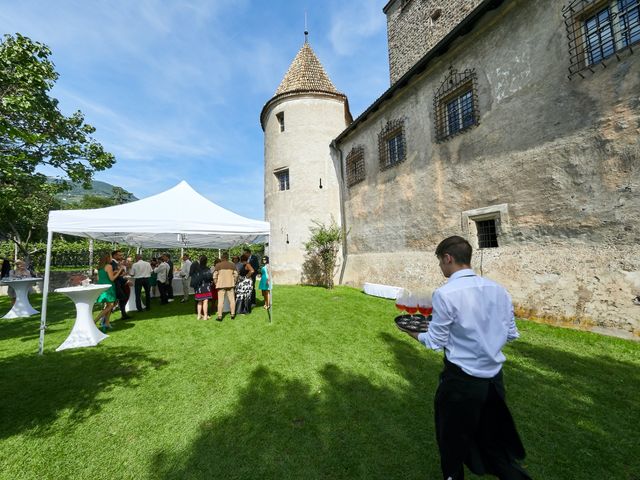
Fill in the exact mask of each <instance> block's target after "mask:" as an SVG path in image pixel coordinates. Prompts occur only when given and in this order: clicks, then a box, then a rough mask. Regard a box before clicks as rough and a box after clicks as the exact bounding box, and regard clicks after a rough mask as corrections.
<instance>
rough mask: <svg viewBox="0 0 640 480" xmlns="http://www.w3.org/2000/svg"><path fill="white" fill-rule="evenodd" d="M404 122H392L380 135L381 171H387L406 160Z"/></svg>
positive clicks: (399, 120)
mask: <svg viewBox="0 0 640 480" xmlns="http://www.w3.org/2000/svg"><path fill="white" fill-rule="evenodd" d="M406 150H407V149H406V141H405V134H404V120H403V119H398V120H391V121H389V122H387V124H386V125H385V126H384V127H382V130H381V131H380V133H379V134H378V154H379V156H380V170H386V169H387V168H390V167H393V166H394V165H397V164H398V163H401V162H403V161H404V160H405V158H406V153H407V152H406Z"/></svg>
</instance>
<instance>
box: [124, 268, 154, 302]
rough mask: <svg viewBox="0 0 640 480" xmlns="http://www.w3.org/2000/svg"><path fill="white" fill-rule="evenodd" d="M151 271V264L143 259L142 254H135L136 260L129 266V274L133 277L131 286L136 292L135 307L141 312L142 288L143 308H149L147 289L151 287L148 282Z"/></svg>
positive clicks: (149, 298)
mask: <svg viewBox="0 0 640 480" xmlns="http://www.w3.org/2000/svg"><path fill="white" fill-rule="evenodd" d="M151 272H153V269H152V268H151V264H150V263H149V262H147V261H145V260H143V259H142V255H136V262H135V263H134V264H133V265H132V266H131V269H130V270H129V274H130V275H131V276H132V277H133V278H134V283H133V288H134V291H135V293H136V309H137V310H138V311H139V312H142V299H141V298H140V294H141V293H142V289H143V288H144V304H145V306H146V307H145V310H151V296H150V295H149V290H150V289H151V285H150V283H149V278H150V277H151Z"/></svg>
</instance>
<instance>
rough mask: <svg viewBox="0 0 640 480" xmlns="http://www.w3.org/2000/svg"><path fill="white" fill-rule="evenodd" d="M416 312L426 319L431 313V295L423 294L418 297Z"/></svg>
mask: <svg viewBox="0 0 640 480" xmlns="http://www.w3.org/2000/svg"><path fill="white" fill-rule="evenodd" d="M418 312H420V314H422V315H424V316H425V317H428V316H429V315H431V314H432V313H433V304H432V303H431V293H429V292H423V293H421V294H420V295H418Z"/></svg>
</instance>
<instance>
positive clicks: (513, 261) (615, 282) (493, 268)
mask: <svg viewBox="0 0 640 480" xmlns="http://www.w3.org/2000/svg"><path fill="white" fill-rule="evenodd" d="M433 250H435V246H434V249H433ZM637 252H638V250H637V247H635V246H616V247H612V246H606V245H604V246H595V245H583V244H576V245H571V246H567V245H566V244H565V245H553V244H546V245H542V244H540V245H535V244H526V245H518V246H507V247H500V248H495V249H486V250H482V251H476V252H474V258H473V262H472V266H473V268H474V269H475V270H476V272H477V273H480V272H481V271H482V274H483V275H484V276H485V277H487V278H490V279H492V280H495V281H497V282H498V283H500V284H502V285H504V286H505V287H506V288H507V290H508V291H509V293H510V294H511V296H512V298H513V303H514V306H515V310H516V314H517V316H519V317H522V318H533V319H537V320H538V321H543V322H545V323H550V324H554V325H561V326H565V327H572V328H580V329H584V330H591V331H597V332H601V333H602V332H606V333H609V334H613V335H617V336H625V337H629V338H632V337H634V338H640V306H637V305H634V304H633V298H634V297H635V296H636V295H639V294H640V257H639V256H638V254H637ZM444 281H445V279H444V277H443V276H442V274H441V272H440V269H439V267H438V261H437V259H436V257H435V255H434V254H433V253H423V252H415V251H405V252H394V253H366V254H351V255H349V257H348V258H347V266H346V269H345V274H344V278H343V284H346V285H351V286H354V287H357V288H362V285H363V284H364V283H365V282H372V283H381V284H385V285H396V286H400V287H406V288H409V289H412V290H419V289H427V290H433V289H435V288H437V287H439V286H441V285H442V284H443V283H444Z"/></svg>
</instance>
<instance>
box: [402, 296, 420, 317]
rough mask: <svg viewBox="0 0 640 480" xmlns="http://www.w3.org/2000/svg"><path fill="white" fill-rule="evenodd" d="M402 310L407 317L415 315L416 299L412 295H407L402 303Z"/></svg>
mask: <svg viewBox="0 0 640 480" xmlns="http://www.w3.org/2000/svg"><path fill="white" fill-rule="evenodd" d="M404 309H405V310H406V311H407V313H408V314H409V315H415V314H416V312H417V311H418V297H417V296H416V295H414V294H412V293H409V295H407V298H406V300H405V302H404Z"/></svg>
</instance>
